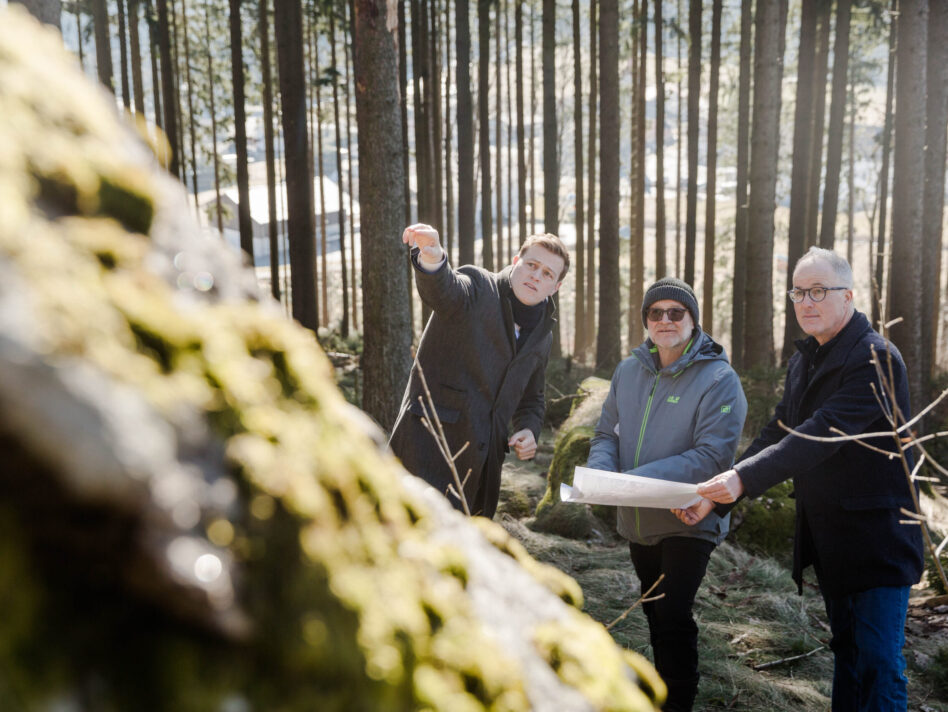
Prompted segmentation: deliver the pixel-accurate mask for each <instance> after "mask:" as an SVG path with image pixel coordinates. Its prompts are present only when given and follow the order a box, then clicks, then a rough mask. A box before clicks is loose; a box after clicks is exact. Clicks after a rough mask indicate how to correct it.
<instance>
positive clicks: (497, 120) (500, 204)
mask: <svg viewBox="0 0 948 712" xmlns="http://www.w3.org/2000/svg"><path fill="white" fill-rule="evenodd" d="M494 57H495V62H494V84H495V87H496V88H495V92H494V95H495V97H496V98H495V100H494V147H495V153H496V156H495V160H496V171H497V177H496V178H495V179H494V180H495V182H496V184H497V201H496V204H497V267H498V269H499V268H500V267H501V266H502V265H503V264H504V165H503V151H501V146H503V138H502V135H501V131H502V127H501V116H502V115H503V112H502V110H501V107H502V106H503V103H502V98H501V95H502V94H503V92H502V91H501V90H500V86H501V83H500V0H496V2H495V5H494Z"/></svg>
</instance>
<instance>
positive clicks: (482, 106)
mask: <svg viewBox="0 0 948 712" xmlns="http://www.w3.org/2000/svg"><path fill="white" fill-rule="evenodd" d="M477 41H478V49H477V136H478V144H479V149H478V155H479V156H480V159H479V165H480V170H481V261H482V264H483V265H484V268H485V269H487V270H493V269H494V239H493V235H494V229H493V216H492V213H491V210H492V208H491V189H492V188H491V174H490V171H491V168H490V74H489V72H490V0H477ZM544 61H545V57H544ZM544 136H546V127H545V126H544Z"/></svg>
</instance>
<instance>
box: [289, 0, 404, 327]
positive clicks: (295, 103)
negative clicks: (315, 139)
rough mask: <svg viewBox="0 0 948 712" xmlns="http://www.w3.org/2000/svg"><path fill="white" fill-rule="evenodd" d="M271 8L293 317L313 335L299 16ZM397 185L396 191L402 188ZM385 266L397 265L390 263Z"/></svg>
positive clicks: (315, 316) (293, 4)
mask: <svg viewBox="0 0 948 712" xmlns="http://www.w3.org/2000/svg"><path fill="white" fill-rule="evenodd" d="M274 9H275V12H274V22H273V24H274V30H275V35H276V46H277V60H278V62H279V77H280V96H281V103H282V106H283V112H282V113H283V143H284V150H283V155H284V157H285V158H284V162H285V166H286V204H287V210H286V216H287V219H286V226H287V238H288V240H289V245H290V279H291V298H292V301H293V318H294V319H296V320H297V321H298V322H300V324H302V325H303V326H305V327H307V328H308V329H311V330H312V331H313V332H314V333H315V332H316V330H317V328H318V327H319V304H318V300H317V298H316V241H315V239H314V235H313V177H312V174H311V173H310V169H309V155H310V154H309V150H310V149H309V137H308V136H307V135H306V86H305V81H306V78H305V75H304V71H303V12H302V7H301V5H300V0H281V2H278V3H275V4H274ZM390 125H394V124H390ZM392 155H397V152H395V151H393V152H392ZM398 187H399V190H400V189H401V185H399V186H398ZM363 220H364V218H363ZM390 264H397V263H396V262H395V261H394V260H393V261H392V262H391V263H390ZM396 271H398V270H393V274H392V275H391V276H390V279H391V281H395V279H396V276H395V274H394V272H396Z"/></svg>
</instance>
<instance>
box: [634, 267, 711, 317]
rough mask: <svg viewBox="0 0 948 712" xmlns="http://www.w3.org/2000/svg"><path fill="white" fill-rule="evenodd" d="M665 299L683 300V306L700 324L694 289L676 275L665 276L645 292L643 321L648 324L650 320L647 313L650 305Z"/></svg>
mask: <svg viewBox="0 0 948 712" xmlns="http://www.w3.org/2000/svg"><path fill="white" fill-rule="evenodd" d="M663 299H674V300H675V301H676V302H681V304H682V306H684V307H685V309H687V310H688V311H689V312H691V318H692V320H693V321H694V323H695V326H697V325H698V300H697V299H696V298H695V292H694V290H693V289H692V288H691V287H690V286H688V284H687V283H686V282H682V281H681V280H680V279H675V278H674V277H664V278H662V279H660V280H658V281H657V282H655V284H653V285H652V286H651V287H649V288H648V290H647V291H646V292H645V299H643V300H642V322H643V323H644V324H645V325H646V326H648V320H647V319H646V317H645V314H646V313H647V312H648V309H649V307H650V306H652V305H653V304H654V303H655V302H660V301H662V300H663Z"/></svg>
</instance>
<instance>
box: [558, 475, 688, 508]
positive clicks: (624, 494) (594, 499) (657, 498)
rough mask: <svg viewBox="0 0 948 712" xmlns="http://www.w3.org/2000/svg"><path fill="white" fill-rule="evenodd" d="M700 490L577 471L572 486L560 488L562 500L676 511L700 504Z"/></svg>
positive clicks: (654, 480)
mask: <svg viewBox="0 0 948 712" xmlns="http://www.w3.org/2000/svg"><path fill="white" fill-rule="evenodd" d="M697 490H698V486H697V485H690V484H685V483H684V482H667V481H665V480H656V479H653V478H651V477H640V476H638V475H627V474H624V473H622V472H606V471H605V470H591V469H589V468H588V467H577V468H576V470H575V471H574V472H573V486H572V487H570V486H569V485H567V484H561V485H560V499H561V500H563V501H564V502H581V503H585V504H612V505H617V506H620V507H653V508H657V509H673V508H684V507H690V506H691V505H692V504H695V503H696V502H699V501H700V500H701V497H699V496H698V494H697Z"/></svg>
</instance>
